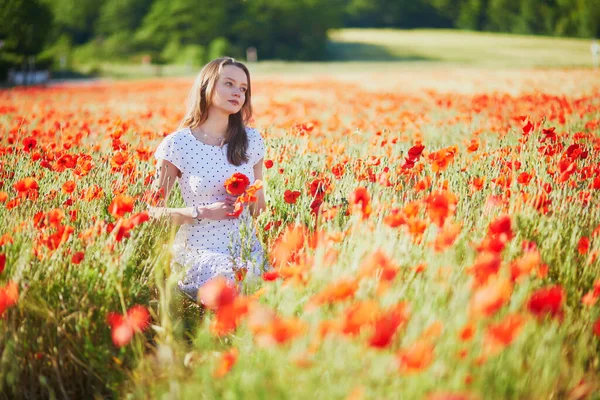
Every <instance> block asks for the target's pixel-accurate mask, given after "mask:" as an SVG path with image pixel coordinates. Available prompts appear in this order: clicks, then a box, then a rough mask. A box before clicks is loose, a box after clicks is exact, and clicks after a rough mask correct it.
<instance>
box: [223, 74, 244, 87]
mask: <svg viewBox="0 0 600 400" xmlns="http://www.w3.org/2000/svg"><path fill="white" fill-rule="evenodd" d="M225 79H229V80H230V81H234V82H236V83H237V81H236V80H235V79H233V78H230V77H228V76H226V77H225ZM240 85H244V86H248V85H247V84H245V83H240Z"/></svg>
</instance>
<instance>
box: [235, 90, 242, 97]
mask: <svg viewBox="0 0 600 400" xmlns="http://www.w3.org/2000/svg"><path fill="white" fill-rule="evenodd" d="M233 95H234V96H235V97H240V96H241V91H240V89H236V90H234V91H233Z"/></svg>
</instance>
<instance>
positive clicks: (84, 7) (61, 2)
mask: <svg viewBox="0 0 600 400" xmlns="http://www.w3.org/2000/svg"><path fill="white" fill-rule="evenodd" d="M43 1H44V2H45V3H46V4H47V5H48V6H49V7H50V9H51V10H52V14H53V15H54V32H53V37H54V39H57V38H58V37H59V36H61V34H65V33H66V34H67V35H69V37H70V38H71V41H72V42H73V44H75V45H78V44H83V43H86V42H88V41H90V40H91V39H93V38H94V36H95V33H96V30H95V26H96V20H97V19H98V15H99V13H100V9H101V8H102V5H103V3H104V0H85V1H80V0H43Z"/></svg>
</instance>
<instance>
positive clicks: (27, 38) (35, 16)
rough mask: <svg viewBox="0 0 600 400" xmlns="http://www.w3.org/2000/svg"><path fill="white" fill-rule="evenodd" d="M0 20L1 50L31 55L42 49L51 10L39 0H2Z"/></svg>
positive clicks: (19, 54)
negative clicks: (0, 22)
mask: <svg viewBox="0 0 600 400" xmlns="http://www.w3.org/2000/svg"><path fill="white" fill-rule="evenodd" d="M0 21H2V24H0V40H2V41H3V42H4V44H3V47H2V49H0V53H5V54H6V53H11V54H13V55H15V56H17V57H21V56H34V55H36V54H38V53H39V52H40V51H42V49H43V48H44V44H45V41H46V36H47V33H48V30H49V29H50V26H51V24H52V13H51V12H50V9H49V8H48V7H47V6H46V5H45V4H42V3H41V2H40V1H39V0H3V1H2V3H0Z"/></svg>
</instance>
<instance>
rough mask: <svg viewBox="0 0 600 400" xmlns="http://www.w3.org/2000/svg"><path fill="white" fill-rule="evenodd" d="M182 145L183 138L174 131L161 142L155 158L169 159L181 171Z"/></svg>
mask: <svg viewBox="0 0 600 400" xmlns="http://www.w3.org/2000/svg"><path fill="white" fill-rule="evenodd" d="M181 145H182V142H181V138H180V137H178V135H177V134H176V133H172V134H170V135H168V136H166V137H165V138H164V139H163V140H162V142H160V143H159V145H158V147H157V148H156V151H155V152H154V158H156V159H157V160H160V159H164V160H167V161H169V162H171V163H172V164H173V165H175V166H176V167H177V169H178V170H179V171H182V169H181V167H182V164H183V160H182V157H181Z"/></svg>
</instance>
